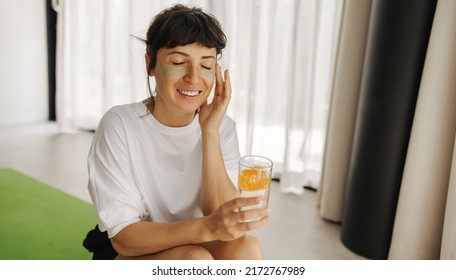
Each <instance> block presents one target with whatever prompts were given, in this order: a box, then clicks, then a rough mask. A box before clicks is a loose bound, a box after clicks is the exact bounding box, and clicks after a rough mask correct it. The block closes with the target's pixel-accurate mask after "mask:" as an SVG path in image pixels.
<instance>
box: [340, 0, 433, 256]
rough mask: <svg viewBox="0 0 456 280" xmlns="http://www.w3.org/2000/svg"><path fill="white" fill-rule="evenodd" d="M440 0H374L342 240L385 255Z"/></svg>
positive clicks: (357, 248) (362, 250) (370, 253)
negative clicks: (429, 42)
mask: <svg viewBox="0 0 456 280" xmlns="http://www.w3.org/2000/svg"><path fill="white" fill-rule="evenodd" d="M435 6H436V1H435V0H419V1H416V0H402V1H396V0H374V1H373V3H372V8H371V19H370V25H369V31H368V39H367V45H366V54H365V59H364V68H363V76H362V80H361V89H360V97H359V104H358V111H357V117H356V126H355V133H354V140H353V148H352V155H351V160H350V169H349V174H348V179H347V193H346V203H345V209H344V217H343V220H342V232H341V239H342V242H343V243H344V244H345V246H346V247H347V248H349V249H350V250H352V251H354V252H356V253H358V254H360V255H362V256H365V257H367V258H371V259H386V258H387V256H388V249H389V245H390V242H391V235H392V229H393V224H394V217H395V212H396V206H397V200H398V194H399V189H400V184H401V177H402V172H403V168H404V162H405V156H406V152H407V144H408V140H409V137H410V131H411V126H412V120H413V114H414V109H415V104H416V99H417V95H418V90H419V85H420V79H421V73H422V69H423V64H424V59H425V55H426V49H427V44H428V41H429V35H430V30H431V25H432V19H433V16H434V11H435Z"/></svg>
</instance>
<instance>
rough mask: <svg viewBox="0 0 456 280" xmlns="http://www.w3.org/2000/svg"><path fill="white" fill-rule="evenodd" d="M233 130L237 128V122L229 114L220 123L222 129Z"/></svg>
mask: <svg viewBox="0 0 456 280" xmlns="http://www.w3.org/2000/svg"><path fill="white" fill-rule="evenodd" d="M225 130H228V131H232V130H236V122H235V121H234V120H233V119H232V118H231V117H230V116H228V115H225V116H224V117H223V120H222V123H221V124H220V131H221V132H222V131H225Z"/></svg>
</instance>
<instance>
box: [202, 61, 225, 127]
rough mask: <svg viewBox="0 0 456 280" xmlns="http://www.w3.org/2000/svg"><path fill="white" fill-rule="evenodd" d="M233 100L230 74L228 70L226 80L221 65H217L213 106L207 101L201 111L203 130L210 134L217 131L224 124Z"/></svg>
mask: <svg viewBox="0 0 456 280" xmlns="http://www.w3.org/2000/svg"><path fill="white" fill-rule="evenodd" d="M230 99H231V81H230V73H229V71H228V70H225V72H224V78H222V70H221V68H220V65H218V64H217V65H216V69H215V90H214V98H213V99H212V102H211V104H208V103H207V100H206V101H205V102H204V103H203V105H201V107H200V111H199V122H200V125H201V130H202V131H203V132H204V131H207V132H210V131H217V132H218V129H219V127H220V123H221V122H222V119H223V116H224V115H225V113H226V110H227V108H228V104H229V103H230Z"/></svg>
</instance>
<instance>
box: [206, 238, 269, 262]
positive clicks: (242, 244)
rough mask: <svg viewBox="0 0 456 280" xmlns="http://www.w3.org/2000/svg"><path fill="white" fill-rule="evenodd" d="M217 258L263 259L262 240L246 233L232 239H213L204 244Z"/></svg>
mask: <svg viewBox="0 0 456 280" xmlns="http://www.w3.org/2000/svg"><path fill="white" fill-rule="evenodd" d="M202 246H204V247H205V248H206V249H207V250H208V251H209V252H210V253H211V254H212V256H213V257H214V258H215V259H216V260H262V259H264V257H263V251H262V249H261V245H260V242H259V241H258V239H256V238H255V237H253V236H250V235H244V236H242V237H240V238H238V239H235V240H232V241H213V242H209V243H205V244H202Z"/></svg>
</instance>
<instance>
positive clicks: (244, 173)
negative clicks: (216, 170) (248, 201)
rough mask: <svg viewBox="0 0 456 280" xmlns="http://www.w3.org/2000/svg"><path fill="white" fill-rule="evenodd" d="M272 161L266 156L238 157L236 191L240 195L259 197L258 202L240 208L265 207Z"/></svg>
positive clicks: (267, 198)
mask: <svg viewBox="0 0 456 280" xmlns="http://www.w3.org/2000/svg"><path fill="white" fill-rule="evenodd" d="M271 175H272V161H271V160H270V159H268V158H266V157H262V156H255V155H249V156H244V157H242V158H240V159H239V169H238V193H239V196H241V197H253V196H256V197H259V198H260V203H259V204H257V205H253V206H248V207H243V208H242V209H240V210H247V209H254V208H267V207H268V203H269V187H270V185H271Z"/></svg>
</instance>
